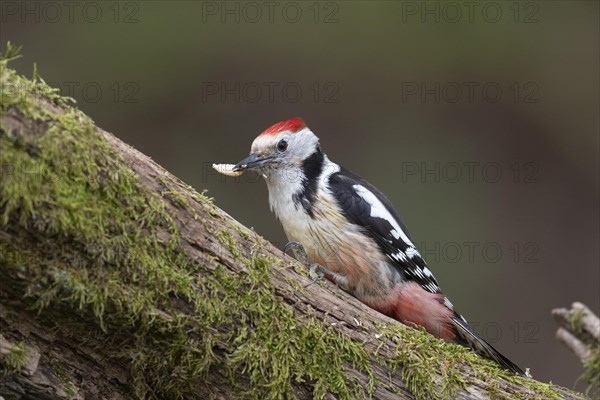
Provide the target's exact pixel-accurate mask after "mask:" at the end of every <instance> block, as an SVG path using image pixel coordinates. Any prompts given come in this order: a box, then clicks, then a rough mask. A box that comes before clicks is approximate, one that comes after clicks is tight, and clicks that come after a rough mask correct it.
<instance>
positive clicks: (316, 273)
mask: <svg viewBox="0 0 600 400" xmlns="http://www.w3.org/2000/svg"><path fill="white" fill-rule="evenodd" d="M308 274H309V275H310V278H311V279H312V280H311V281H310V283H309V284H307V285H306V286H304V288H307V287H309V286H310V285H312V284H314V283H315V282H317V281H320V280H321V279H323V277H325V273H323V267H322V266H320V265H319V264H311V266H310V270H309V271H308Z"/></svg>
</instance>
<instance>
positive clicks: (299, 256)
mask: <svg viewBox="0 0 600 400" xmlns="http://www.w3.org/2000/svg"><path fill="white" fill-rule="evenodd" d="M290 250H292V251H293V254H290V253H289V251H290ZM283 252H284V253H285V254H289V255H291V256H293V257H294V258H295V259H296V260H298V261H300V262H301V263H302V264H304V265H306V266H309V265H311V264H312V262H311V261H310V259H309V258H308V254H306V250H305V249H304V246H302V243H300V242H288V244H286V245H285V247H284V248H283Z"/></svg>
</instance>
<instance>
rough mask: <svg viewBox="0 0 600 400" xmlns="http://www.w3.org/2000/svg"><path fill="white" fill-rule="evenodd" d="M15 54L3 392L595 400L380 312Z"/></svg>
mask: <svg viewBox="0 0 600 400" xmlns="http://www.w3.org/2000/svg"><path fill="white" fill-rule="evenodd" d="M10 56H11V55H10V54H8V55H6V56H5V58H4V59H2V60H1V61H0V68H1V69H0V85H1V89H2V98H1V104H0V109H1V112H2V113H1V115H0V165H1V166H2V181H1V185H0V335H1V336H0V338H1V342H0V374H2V378H0V396H3V397H4V398H5V399H7V400H8V399H67V398H69V399H84V398H85V399H96V398H98V399H100V398H109V399H125V398H155V399H165V398H168V399H171V398H173V399H174V398H197V399H206V398H215V399H232V398H239V397H243V398H246V397H249V398H298V399H311V398H328V399H331V398H369V397H372V398H374V399H416V398H420V399H435V398H452V399H491V398H494V399H515V398H522V399H546V398H552V397H554V398H561V399H584V398H585V397H584V396H582V395H581V394H578V393H574V392H571V391H569V390H567V389H564V388H561V387H558V386H555V385H551V384H545V383H540V382H537V381H535V380H533V379H529V378H523V377H516V376H513V375H511V374H510V373H508V372H507V371H505V370H502V369H500V368H499V367H498V366H497V365H496V364H494V363H493V362H491V361H488V360H485V359H482V358H480V357H478V356H476V355H475V354H474V353H472V352H471V351H469V350H468V349H465V348H463V347H460V346H457V345H449V344H446V343H444V342H442V341H440V340H437V339H435V338H433V337H432V336H431V335H428V334H426V333H424V332H422V331H418V330H416V329H413V328H407V327H404V326H402V325H400V324H398V323H397V322H395V321H392V320H390V319H388V318H387V317H385V316H384V315H381V314H378V313H376V312H373V311H372V310H371V309H369V308H367V307H366V306H364V305H363V304H361V303H360V302H358V301H357V300H356V299H354V298H352V297H351V296H349V295H348V294H346V293H344V292H343V291H341V290H340V289H338V288H337V287H335V286H334V285H332V284H330V283H328V282H322V283H319V284H316V285H312V286H310V287H309V288H306V289H303V286H304V285H305V284H306V283H308V281H309V279H308V277H307V276H306V272H305V270H304V268H303V267H302V266H300V265H298V264H297V263H296V262H295V261H294V260H292V259H290V258H288V257H285V256H284V255H283V254H282V253H281V252H280V251H279V250H278V249H276V248H273V247H272V246H271V245H270V244H269V243H268V242H266V241H265V240H264V239H262V238H261V237H260V236H258V235H257V234H256V233H255V232H253V231H251V230H249V229H247V228H245V227H243V226H242V225H240V224H239V223H238V222H236V221H235V220H234V219H233V218H231V217H230V216H229V215H227V214H226V213H225V212H223V211H222V210H220V209H219V208H217V207H216V206H215V205H213V204H212V202H211V200H210V199H208V198H206V197H205V196H203V195H202V194H198V193H197V192H195V191H194V190H193V189H192V188H190V187H189V186H187V185H185V184H184V183H182V182H181V181H180V180H178V179H177V178H175V177H173V176H172V175H170V174H169V173H168V172H166V171H165V170H164V169H163V168H161V167H160V166H159V165H157V164H156V163H154V162H153V161H152V160H151V159H150V158H148V157H146V156H145V155H143V154H141V153H140V152H138V151H137V150H135V149H133V148H131V147H130V146H127V145H126V144H124V143H123V142H121V141H120V140H118V139H117V138H115V137H114V136H113V135H111V134H109V133H107V132H105V131H102V130H101V129H99V128H97V127H96V126H95V125H94V124H93V122H92V121H91V120H89V118H87V117H86V116H85V115H83V114H82V113H81V112H80V111H78V110H77V109H75V108H73V107H71V106H69V104H68V102H67V100H65V99H64V98H62V97H60V96H58V95H57V94H56V92H55V91H54V90H53V89H51V88H49V87H47V86H46V85H45V84H44V83H43V82H41V81H39V79H34V80H28V79H25V78H23V77H20V76H18V75H17V74H16V73H15V72H14V71H13V70H10V69H8V68H7V67H6V63H7V61H8V59H9V58H10Z"/></svg>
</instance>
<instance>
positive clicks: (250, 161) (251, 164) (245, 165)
mask: <svg viewBox="0 0 600 400" xmlns="http://www.w3.org/2000/svg"><path fill="white" fill-rule="evenodd" d="M270 159H271V157H263V156H260V155H258V154H250V155H249V156H248V157H246V158H244V159H243V160H242V161H240V162H239V163H237V164H235V166H234V167H233V171H234V172H238V171H246V170H249V169H254V168H258V167H262V166H263V165H264V164H266V163H267V162H268V161H269V160H270Z"/></svg>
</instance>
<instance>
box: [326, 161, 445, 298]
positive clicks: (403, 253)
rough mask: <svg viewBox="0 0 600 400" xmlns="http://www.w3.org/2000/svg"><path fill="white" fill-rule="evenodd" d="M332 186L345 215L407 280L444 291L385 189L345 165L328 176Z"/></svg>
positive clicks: (427, 288)
mask: <svg viewBox="0 0 600 400" xmlns="http://www.w3.org/2000/svg"><path fill="white" fill-rule="evenodd" d="M329 189H330V190H331V192H332V194H333V196H334V197H335V199H336V200H337V202H338V204H339V206H340V208H341V209H342V211H343V213H344V215H345V217H346V218H348V220H349V221H352V222H353V223H355V224H356V225H359V226H361V227H363V228H364V230H365V233H366V234H367V235H369V236H370V237H371V238H372V239H373V240H375V242H376V243H377V244H378V245H379V248H380V249H381V250H382V251H383V252H384V253H385V254H386V255H387V257H388V258H389V259H390V261H391V265H393V266H394V267H395V268H396V269H397V271H398V272H399V273H400V275H401V276H402V278H403V279H404V280H412V281H415V282H417V283H419V284H420V285H421V286H422V287H423V288H424V289H425V290H427V291H428V292H431V293H441V289H440V287H439V285H438V283H437V280H436V279H435V277H434V276H433V274H432V273H431V271H430V270H429V268H428V267H427V264H426V263H425V260H423V258H422V257H421V255H420V254H419V252H418V251H417V249H416V247H415V245H414V244H413V242H412V241H411V239H410V237H409V236H408V232H407V230H406V227H405V226H404V224H403V223H402V221H401V220H400V218H399V217H398V214H397V213H396V211H395V210H394V207H393V206H392V204H391V203H390V201H389V200H388V199H387V198H386V197H385V195H384V194H383V193H381V192H380V191H379V190H378V189H377V188H375V187H374V186H373V185H371V184H370V183H369V182H367V181H365V180H363V179H362V178H361V177H359V176H357V175H355V174H353V173H352V172H350V171H348V170H346V169H345V168H341V169H340V171H339V172H336V173H334V174H332V175H331V176H330V177H329Z"/></svg>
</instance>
